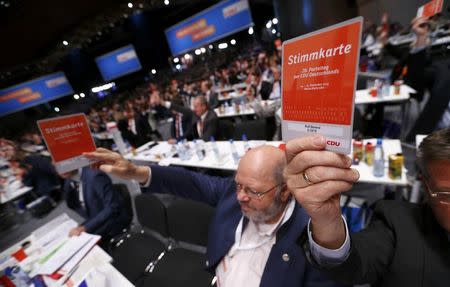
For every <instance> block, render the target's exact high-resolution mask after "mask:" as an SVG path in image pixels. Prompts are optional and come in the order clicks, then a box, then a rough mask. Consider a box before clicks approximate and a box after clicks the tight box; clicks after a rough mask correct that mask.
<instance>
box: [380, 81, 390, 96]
mask: <svg viewBox="0 0 450 287" xmlns="http://www.w3.org/2000/svg"><path fill="white" fill-rule="evenodd" d="M390 90H391V82H390V81H389V77H385V78H383V87H382V88H381V97H382V98H385V97H389V95H390Z"/></svg>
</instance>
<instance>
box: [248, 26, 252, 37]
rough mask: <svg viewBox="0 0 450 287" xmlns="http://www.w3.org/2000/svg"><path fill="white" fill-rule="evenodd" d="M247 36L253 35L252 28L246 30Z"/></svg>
mask: <svg viewBox="0 0 450 287" xmlns="http://www.w3.org/2000/svg"><path fill="white" fill-rule="evenodd" d="M248 34H249V35H253V27H250V28H248Z"/></svg>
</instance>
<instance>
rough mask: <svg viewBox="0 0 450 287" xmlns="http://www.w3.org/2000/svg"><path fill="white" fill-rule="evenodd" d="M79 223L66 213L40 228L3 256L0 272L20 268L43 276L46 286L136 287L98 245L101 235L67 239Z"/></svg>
mask: <svg viewBox="0 0 450 287" xmlns="http://www.w3.org/2000/svg"><path fill="white" fill-rule="evenodd" d="M78 224H79V223H78V222H76V221H75V220H74V219H72V218H70V217H69V216H68V215H67V214H65V213H64V214H61V215H60V216H58V217H56V218H55V219H53V220H52V221H50V222H48V223H47V224H44V225H43V226H41V227H39V228H37V229H36V230H34V231H33V232H31V234H29V235H28V236H26V237H25V238H24V239H22V240H20V241H19V242H17V243H15V244H14V245H12V246H11V247H9V248H7V249H6V250H4V251H3V252H2V253H0V270H4V269H5V268H7V267H12V266H19V267H20V268H21V269H22V270H23V271H24V272H25V274H27V275H28V276H29V277H30V278H33V277H34V276H36V275H41V277H40V278H42V280H43V281H44V283H45V284H46V285H47V286H67V287H72V286H96V287H97V286H98V287H116V286H117V287H132V286H134V285H133V284H131V283H130V282H129V281H128V280H127V279H126V278H125V277H124V276H123V275H122V274H121V273H120V272H119V271H118V270H117V269H116V268H114V267H113V266H112V265H111V262H112V258H111V256H109V255H108V254H107V253H106V252H105V251H104V250H103V249H101V248H100V247H99V246H98V245H97V242H98V241H99V240H100V238H101V237H100V236H98V235H93V234H88V233H82V234H81V235H80V236H78V237H77V236H76V237H70V238H69V237H68V233H69V231H70V230H71V229H72V228H74V227H76V226H78ZM49 274H51V276H49Z"/></svg>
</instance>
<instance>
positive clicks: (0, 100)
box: [0, 72, 73, 117]
mask: <svg viewBox="0 0 450 287" xmlns="http://www.w3.org/2000/svg"><path fill="white" fill-rule="evenodd" d="M72 93H73V89H72V86H71V85H70V83H69V81H68V80H67V78H66V75H65V74H64V73H63V72H58V73H54V74H50V75H46V76H43V77H40V78H37V79H34V80H31V81H28V82H25V83H22V84H19V85H16V86H13V87H9V88H6V89H3V90H0V117H1V116H4V115H7V114H10V113H14V112H17V111H20V110H23V109H26V108H29V107H33V106H36V105H39V104H42V103H45V102H48V101H51V100H54V99H57V98H60V97H63V96H67V95H69V94H72Z"/></svg>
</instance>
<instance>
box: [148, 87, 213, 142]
mask: <svg viewBox="0 0 450 287" xmlns="http://www.w3.org/2000/svg"><path fill="white" fill-rule="evenodd" d="M193 104H194V111H191V110H190V109H188V108H186V107H184V106H182V105H179V104H176V103H174V102H168V101H163V100H161V98H160V97H159V95H156V94H154V95H152V96H151V98H150V105H151V106H152V107H158V106H159V107H165V108H167V109H169V110H171V111H173V112H176V113H180V114H181V115H182V117H181V121H182V122H181V123H182V129H183V134H184V136H183V137H182V138H186V139H188V140H189V139H192V138H196V139H203V140H204V141H209V140H210V139H211V137H214V138H217V135H218V132H219V118H218V117H217V114H216V113H215V112H214V111H212V110H210V109H209V108H208V103H207V101H206V98H205V97H203V96H197V97H195V98H194V101H193ZM176 113H175V115H176ZM176 124H177V120H176V118H174V124H173V126H172V130H173V132H174V134H172V136H173V137H174V138H176V133H175V131H176ZM176 139H177V140H178V139H179V138H176Z"/></svg>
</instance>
